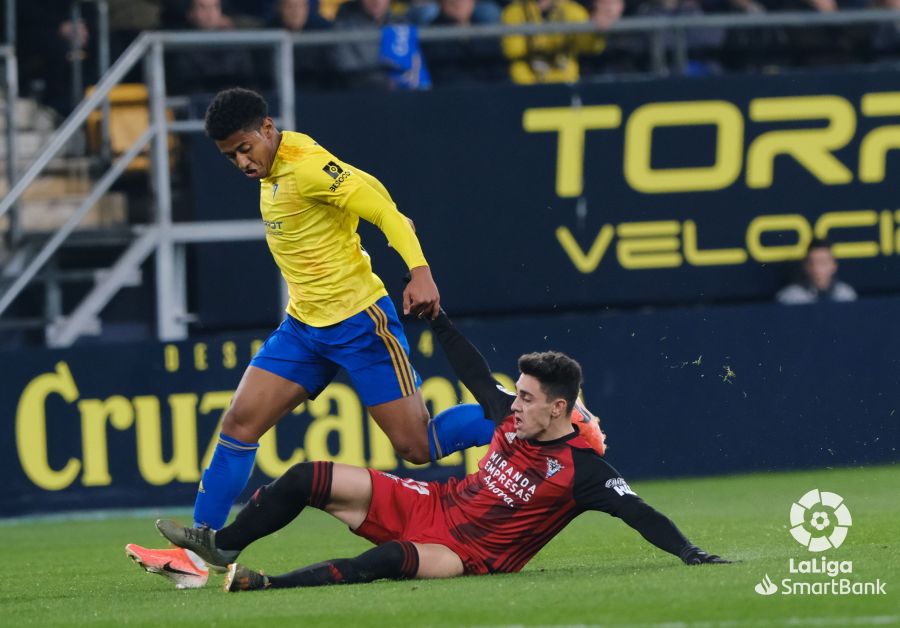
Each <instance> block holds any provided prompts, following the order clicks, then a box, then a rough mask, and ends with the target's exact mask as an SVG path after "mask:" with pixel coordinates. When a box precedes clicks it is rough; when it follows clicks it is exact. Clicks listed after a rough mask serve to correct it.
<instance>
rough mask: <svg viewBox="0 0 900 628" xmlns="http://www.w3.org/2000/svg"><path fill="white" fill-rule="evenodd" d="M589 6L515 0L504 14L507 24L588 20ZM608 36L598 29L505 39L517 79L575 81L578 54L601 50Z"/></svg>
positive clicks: (560, 1)
mask: <svg viewBox="0 0 900 628" xmlns="http://www.w3.org/2000/svg"><path fill="white" fill-rule="evenodd" d="M589 17H590V16H589V15H588V12H587V10H586V9H585V8H584V7H582V6H581V5H580V4H578V3H577V2H574V1H573V0H513V1H512V2H511V3H510V4H508V5H507V6H506V7H505V8H504V9H503V12H502V14H501V21H502V22H503V23H504V24H545V23H552V22H587V21H588V20H589ZM604 45H605V38H604V36H603V35H599V34H597V33H582V34H578V35H564V34H545V35H532V36H525V35H510V36H508V37H504V38H503V40H502V46H503V53H504V54H505V55H506V57H507V58H508V59H509V60H510V65H509V73H510V76H511V77H512V80H513V82H514V83H518V84H520V85H532V84H534V83H574V82H575V81H577V80H578V78H579V69H578V55H579V54H584V53H599V52H601V51H602V50H603V48H604Z"/></svg>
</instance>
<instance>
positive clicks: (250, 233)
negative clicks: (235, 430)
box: [0, 11, 900, 346]
mask: <svg viewBox="0 0 900 628" xmlns="http://www.w3.org/2000/svg"><path fill="white" fill-rule="evenodd" d="M898 19H900V12H894V11H858V12H848V13H833V14H810V13H784V14H764V15H721V16H678V17H644V18H630V19H624V20H621V21H619V22H617V23H616V24H615V25H614V26H613V27H612V28H611V29H610V31H609V32H611V33H626V32H639V33H647V34H648V35H649V36H650V37H651V41H653V42H656V43H654V44H653V46H654V47H660V46H662V45H663V38H664V37H665V36H666V35H667V34H669V33H674V34H675V39H674V41H675V48H676V51H677V50H679V49H680V50H681V51H682V52H681V53H677V54H676V55H675V58H676V62H679V59H680V60H681V62H683V61H684V60H686V59H687V54H686V50H687V44H686V37H685V33H686V32H687V30H688V29H696V28H716V29H721V28H727V29H745V28H761V27H808V26H833V25H854V24H866V23H869V24H871V23H880V22H887V21H897V20H898ZM596 30H597V29H596V27H595V26H594V25H593V24H591V23H565V24H521V25H515V26H506V25H481V26H471V27H453V28H447V27H426V28H421V29H420V30H419V37H420V39H421V40H422V41H438V40H452V39H456V38H459V37H468V38H497V37H502V36H506V35H538V34H545V33H565V34H576V33H587V32H596ZM379 38H380V33H379V32H378V31H377V30H376V31H369V30H364V31H341V32H333V31H332V32H316V33H302V34H292V33H289V32H287V31H275V30H264V31H229V32H148V33H143V34H142V35H140V36H139V37H138V38H137V39H136V40H135V41H134V42H133V43H132V44H131V45H130V46H129V47H128V49H127V50H126V51H125V52H124V53H123V54H122V56H121V57H120V58H119V59H118V60H117V61H116V62H115V63H114V64H113V65H112V66H111V67H110V68H109V70H108V71H107V72H106V73H105V74H104V75H103V77H102V78H101V80H100V81H99V83H98V84H97V86H96V88H95V90H94V91H93V92H92V93H91V94H90V95H89V96H87V97H86V98H85V99H84V100H83V101H81V103H80V104H79V105H78V106H77V107H76V108H75V110H74V111H73V112H72V114H71V115H70V116H69V118H68V119H67V120H66V121H65V122H64V123H63V124H62V125H61V126H60V127H59V128H58V129H57V130H56V132H55V133H54V134H53V136H52V138H51V140H50V142H49V143H48V145H47V146H46V148H45V149H44V150H43V152H42V153H41V154H40V155H39V156H38V157H37V158H36V159H35V161H34V162H33V163H32V164H31V166H30V167H29V168H28V169H27V170H26V171H25V172H24V173H23V174H22V176H21V178H19V179H18V180H17V181H16V182H15V184H14V185H12V186H11V190H10V192H9V193H8V194H7V195H6V197H4V198H3V199H2V200H0V216H3V215H4V214H6V213H7V212H9V211H10V210H11V209H12V208H13V207H14V206H15V204H16V203H17V202H18V201H19V199H20V198H21V196H22V194H23V193H24V192H25V190H26V189H27V188H28V186H30V185H31V184H32V183H33V182H34V181H35V180H36V179H37V177H38V176H39V175H40V173H41V172H42V171H43V170H44V168H45V167H46V166H47V164H48V163H50V161H51V160H52V159H53V158H54V156H56V155H57V154H58V153H59V151H60V150H61V149H62V148H63V147H64V146H65V145H66V144H67V142H68V141H69V140H70V138H72V137H73V135H74V134H75V133H77V132H78V130H79V129H80V127H81V126H82V125H83V124H84V123H85V121H86V120H87V117H88V115H89V114H90V113H91V112H92V111H93V110H94V109H96V108H97V107H98V106H101V105H102V104H103V103H104V102H105V101H106V100H107V99H108V96H109V93H110V90H112V88H113V87H115V86H116V85H117V84H118V83H120V82H121V81H122V79H123V78H124V77H125V76H126V75H127V74H128V73H129V72H130V71H131V70H132V69H133V68H134V67H135V66H136V65H137V63H138V62H143V64H144V71H145V80H146V82H147V85H148V92H149V99H150V101H149V102H150V126H149V128H148V129H147V131H146V132H145V133H144V134H142V135H141V137H140V138H138V139H137V140H136V141H135V142H134V143H133V144H132V145H131V147H130V148H129V149H128V150H127V151H126V152H125V153H124V154H123V155H122V156H120V157H119V158H118V159H117V160H116V161H115V162H114V163H113V164H112V166H111V167H110V169H109V170H108V171H107V172H106V174H104V175H103V176H102V177H101V178H100V179H99V180H98V181H97V183H96V184H95V185H94V187H93V189H92V190H91V192H90V194H89V195H88V196H87V197H86V198H85V199H84V200H83V201H82V203H81V204H80V205H79V207H78V208H77V210H76V211H75V213H74V214H73V215H72V217H71V218H70V219H69V220H68V221H67V222H66V223H65V225H63V227H61V228H60V229H59V230H58V231H57V232H56V233H55V234H54V235H53V237H51V238H50V240H48V241H47V242H46V243H45V244H44V246H43V247H42V249H41V250H40V251H39V252H38V253H37V255H35V256H34V257H33V258H32V259H31V260H30V262H28V264H27V265H25V267H24V268H23V269H22V271H21V272H20V273H19V275H18V277H16V279H15V281H14V282H13V283H12V284H11V285H10V286H9V287H8V288H7V289H6V290H5V291H4V292H3V293H2V294H0V315H2V314H3V312H4V311H5V310H6V309H7V308H8V307H9V305H10V304H11V303H12V302H13V300H14V299H15V298H16V297H17V296H18V295H19V294H20V293H21V291H22V290H23V289H24V288H25V286H26V285H28V283H29V282H30V281H32V280H33V279H34V277H35V276H36V275H37V273H38V272H39V271H40V270H41V267H42V266H43V265H44V264H45V263H46V262H47V261H48V260H49V259H50V258H51V257H52V256H53V254H54V253H55V252H56V251H57V250H58V248H59V247H60V245H61V244H62V243H63V242H64V241H65V239H66V238H67V237H68V236H69V235H70V234H71V233H72V232H73V231H74V229H75V228H76V226H77V224H78V222H79V221H80V220H81V218H82V217H84V215H85V214H86V213H87V212H88V211H89V210H90V208H91V207H92V206H93V205H94V203H95V202H96V201H97V200H98V199H99V198H100V197H101V196H102V195H103V194H105V193H106V191H108V190H109V188H110V186H111V185H112V184H113V182H114V181H115V180H116V179H117V178H118V177H119V176H120V175H121V174H122V172H124V170H125V168H126V166H127V165H128V163H129V162H130V161H131V160H132V159H133V158H134V157H135V156H137V155H138V154H139V153H140V152H141V151H142V150H143V149H144V147H145V146H147V145H150V146H151V153H152V154H151V168H150V176H151V181H152V188H153V192H154V201H155V203H154V204H155V212H154V218H153V224H152V225H149V226H146V227H136V228H135V230H134V231H135V236H136V237H135V240H134V241H133V242H132V243H131V245H130V246H129V247H128V249H127V250H126V251H125V252H124V253H123V254H122V256H121V257H120V258H119V260H118V261H117V262H116V263H115V264H114V265H113V266H112V267H111V268H110V269H109V270H108V271H107V272H105V273H103V274H102V277H100V278H98V280H97V282H96V284H95V286H94V288H93V289H92V290H91V291H90V292H89V293H88V295H87V296H86V297H85V298H84V299H83V300H82V302H81V303H80V304H79V305H78V306H77V307H76V308H75V310H74V311H73V312H72V313H71V314H69V315H68V316H65V317H63V318H60V319H59V320H56V321H53V322H52V323H51V324H49V325H48V327H47V330H46V338H47V342H48V344H50V345H52V346H68V345H70V344H72V343H73V342H74V341H75V340H76V339H77V338H78V337H79V336H80V335H82V334H84V333H86V332H88V331H90V330H94V329H96V328H97V327H98V324H97V320H98V319H97V317H98V315H99V313H100V311H101V310H102V309H103V307H105V305H106V304H107V303H108V302H109V300H110V299H111V298H112V297H113V296H114V295H115V294H116V292H117V291H118V290H119V289H121V288H122V287H124V286H126V285H129V282H130V281H131V280H132V278H133V277H134V275H135V273H136V272H138V271H139V270H140V267H141V265H142V264H143V263H144V261H145V260H147V259H148V257H149V256H150V255H151V254H155V274H156V284H155V285H156V314H157V316H156V320H157V336H158V337H159V339H161V340H166V341H168V340H179V339H183V338H185V337H186V336H187V324H188V322H189V320H190V316H189V314H188V312H187V305H186V304H187V295H186V275H185V246H186V245H187V244H190V243H197V242H214V241H235V240H247V239H262V238H263V237H264V232H263V229H262V227H261V224H260V223H259V221H255V220H250V221H212V222H204V223H175V222H173V220H172V198H171V188H170V180H169V174H170V173H169V167H170V166H169V164H170V160H169V145H168V136H169V134H170V133H183V132H194V131H197V130H200V129H202V120H198V119H190V120H180V121H169V120H167V118H166V96H167V94H166V78H165V67H164V62H163V54H164V52H165V51H171V50H182V49H189V48H215V47H228V48H233V47H260V46H268V47H271V48H272V49H273V54H274V60H275V68H276V85H277V92H278V100H279V105H280V112H281V116H280V119H279V120H278V124H279V125H280V126H282V127H284V128H294V111H295V105H296V103H295V102H294V93H295V91H294V67H293V65H294V55H293V49H294V47H299V46H327V45H334V44H341V43H351V42H374V41H378V39H379ZM679 42H680V43H679ZM13 59H14V57H13ZM7 141H10V140H9V139H8V140H7Z"/></svg>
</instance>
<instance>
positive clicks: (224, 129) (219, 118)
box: [205, 87, 269, 141]
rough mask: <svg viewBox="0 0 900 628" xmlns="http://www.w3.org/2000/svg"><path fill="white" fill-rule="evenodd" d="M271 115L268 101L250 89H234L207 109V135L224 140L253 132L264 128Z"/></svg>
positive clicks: (215, 100)
mask: <svg viewBox="0 0 900 628" xmlns="http://www.w3.org/2000/svg"><path fill="white" fill-rule="evenodd" d="M268 115H269V104H268V103H267V102H266V99H265V98H263V97H262V96H260V95H259V94H257V93H256V92H254V91H251V90H249V89H244V88H242V87H233V88H232V89H226V90H223V91H221V92H219V93H218V94H216V97H215V98H213V101H212V102H211V103H210V104H209V107H208V108H207V109H206V122H205V126H206V134H207V135H208V136H209V137H211V138H212V139H214V140H217V141H218V140H224V139H225V138H227V137H229V136H231V135H233V134H234V133H236V132H237V131H252V130H255V129H258V128H259V127H261V126H262V123H263V120H265V119H266V116H268Z"/></svg>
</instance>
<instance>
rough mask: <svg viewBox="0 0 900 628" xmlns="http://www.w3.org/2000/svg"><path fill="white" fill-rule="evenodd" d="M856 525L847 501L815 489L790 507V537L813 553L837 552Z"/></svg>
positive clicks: (833, 494)
mask: <svg viewBox="0 0 900 628" xmlns="http://www.w3.org/2000/svg"><path fill="white" fill-rule="evenodd" d="M851 525H853V519H852V518H851V517H850V510H849V509H848V508H847V505H846V504H845V503H844V498H843V497H841V496H840V495H838V494H837V493H829V492H828V491H820V490H819V489H817V488H814V489H813V490H811V491H810V492H808V493H807V494H806V495H804V496H803V497H801V498H800V499H798V500H797V503H796V504H791V536H793V537H794V539H795V540H796V541H797V542H798V543H799V544H800V545H803V546H804V547H806V549H808V550H809V551H810V552H824V551H825V550H829V549H832V548H834V549H837V548H839V547H840V546H841V544H842V543H843V542H844V539H846V538H847V530H849V529H850V526H851Z"/></svg>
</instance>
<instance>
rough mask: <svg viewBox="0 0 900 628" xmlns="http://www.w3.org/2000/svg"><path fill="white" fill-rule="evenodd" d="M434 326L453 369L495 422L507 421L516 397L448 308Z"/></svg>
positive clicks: (432, 325)
mask: <svg viewBox="0 0 900 628" xmlns="http://www.w3.org/2000/svg"><path fill="white" fill-rule="evenodd" d="M431 328H432V329H433V330H434V334H435V335H436V336H437V339H438V342H439V343H440V345H441V348H442V349H443V350H444V353H445V354H446V355H447V359H448V360H449V361H450V366H451V367H452V368H453V372H454V373H456V376H457V377H458V378H459V379H460V381H461V382H462V383H463V384H465V386H466V388H468V389H469V390H470V391H471V392H472V394H473V395H474V396H475V399H476V401H478V403H479V404H480V405H481V408H482V409H483V410H484V415H485V417H486V418H488V419H491V420H492V421H494V422H495V423H499V422H501V421H503V419H505V418H506V417H507V416H509V414H510V409H509V407H510V405H511V404H512V402H513V400H514V399H515V398H516V397H515V395H513V394H510V393H509V392H506V391H505V390H504V389H503V387H502V386H501V385H500V383H499V382H498V381H497V380H496V379H494V376H493V374H492V373H491V368H490V366H488V363H487V360H485V359H484V356H483V355H481V352H480V351H478V349H477V348H476V347H475V345H473V344H472V343H471V342H470V341H469V339H468V338H466V337H465V336H464V335H463V334H462V333H460V331H459V330H458V329H457V328H456V326H455V325H454V324H453V322H452V321H451V320H450V317H448V316H447V313H446V312H444V310H441V311H440V314H438V317H437V318H435V319H434V320H433V321H431Z"/></svg>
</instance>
